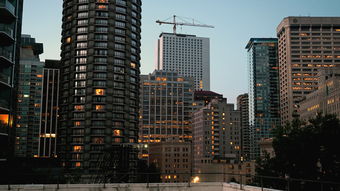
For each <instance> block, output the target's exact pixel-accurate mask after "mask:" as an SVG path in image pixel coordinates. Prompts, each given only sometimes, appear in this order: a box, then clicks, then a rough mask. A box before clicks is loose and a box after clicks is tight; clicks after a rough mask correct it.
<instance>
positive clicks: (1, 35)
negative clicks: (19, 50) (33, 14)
mask: <svg viewBox="0 0 340 191" xmlns="http://www.w3.org/2000/svg"><path fill="white" fill-rule="evenodd" d="M13 35H14V32H13V29H12V27H10V26H9V25H4V24H0V45H1V46H9V45H11V44H13V43H14V41H15V39H14V38H13Z"/></svg>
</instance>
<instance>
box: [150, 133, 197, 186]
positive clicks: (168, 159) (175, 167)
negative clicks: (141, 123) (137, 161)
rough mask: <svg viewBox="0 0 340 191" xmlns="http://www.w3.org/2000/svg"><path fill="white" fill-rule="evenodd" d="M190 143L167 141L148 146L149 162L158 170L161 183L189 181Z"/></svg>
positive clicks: (174, 140) (190, 165)
mask: <svg viewBox="0 0 340 191" xmlns="http://www.w3.org/2000/svg"><path fill="white" fill-rule="evenodd" d="M191 158H192V154H191V143H189V142H180V141H179V140H178V139H169V140H167V141H166V142H160V143H153V144H150V145H149V162H150V163H154V164H155V166H156V168H158V169H159V170H160V173H161V180H162V182H189V181H191V172H192V163H191Z"/></svg>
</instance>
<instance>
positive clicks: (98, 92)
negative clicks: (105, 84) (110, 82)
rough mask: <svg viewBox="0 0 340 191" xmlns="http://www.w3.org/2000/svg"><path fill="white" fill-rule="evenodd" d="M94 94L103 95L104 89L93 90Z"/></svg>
mask: <svg viewBox="0 0 340 191" xmlns="http://www.w3.org/2000/svg"><path fill="white" fill-rule="evenodd" d="M94 92H95V94H96V95H104V94H105V90H104V89H95V90H94Z"/></svg>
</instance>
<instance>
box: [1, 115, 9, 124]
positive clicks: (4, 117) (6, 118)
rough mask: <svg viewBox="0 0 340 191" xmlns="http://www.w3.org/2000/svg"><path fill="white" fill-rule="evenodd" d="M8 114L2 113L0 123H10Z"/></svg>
mask: <svg viewBox="0 0 340 191" xmlns="http://www.w3.org/2000/svg"><path fill="white" fill-rule="evenodd" d="M8 118H9V115H8V114H0V123H2V124H5V125H7V124H8Z"/></svg>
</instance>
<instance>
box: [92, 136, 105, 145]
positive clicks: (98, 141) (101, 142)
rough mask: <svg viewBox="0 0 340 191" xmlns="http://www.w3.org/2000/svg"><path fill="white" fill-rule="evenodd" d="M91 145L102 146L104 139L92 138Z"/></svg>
mask: <svg viewBox="0 0 340 191" xmlns="http://www.w3.org/2000/svg"><path fill="white" fill-rule="evenodd" d="M92 143H95V144H103V143H104V138H103V137H93V138H92Z"/></svg>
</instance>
